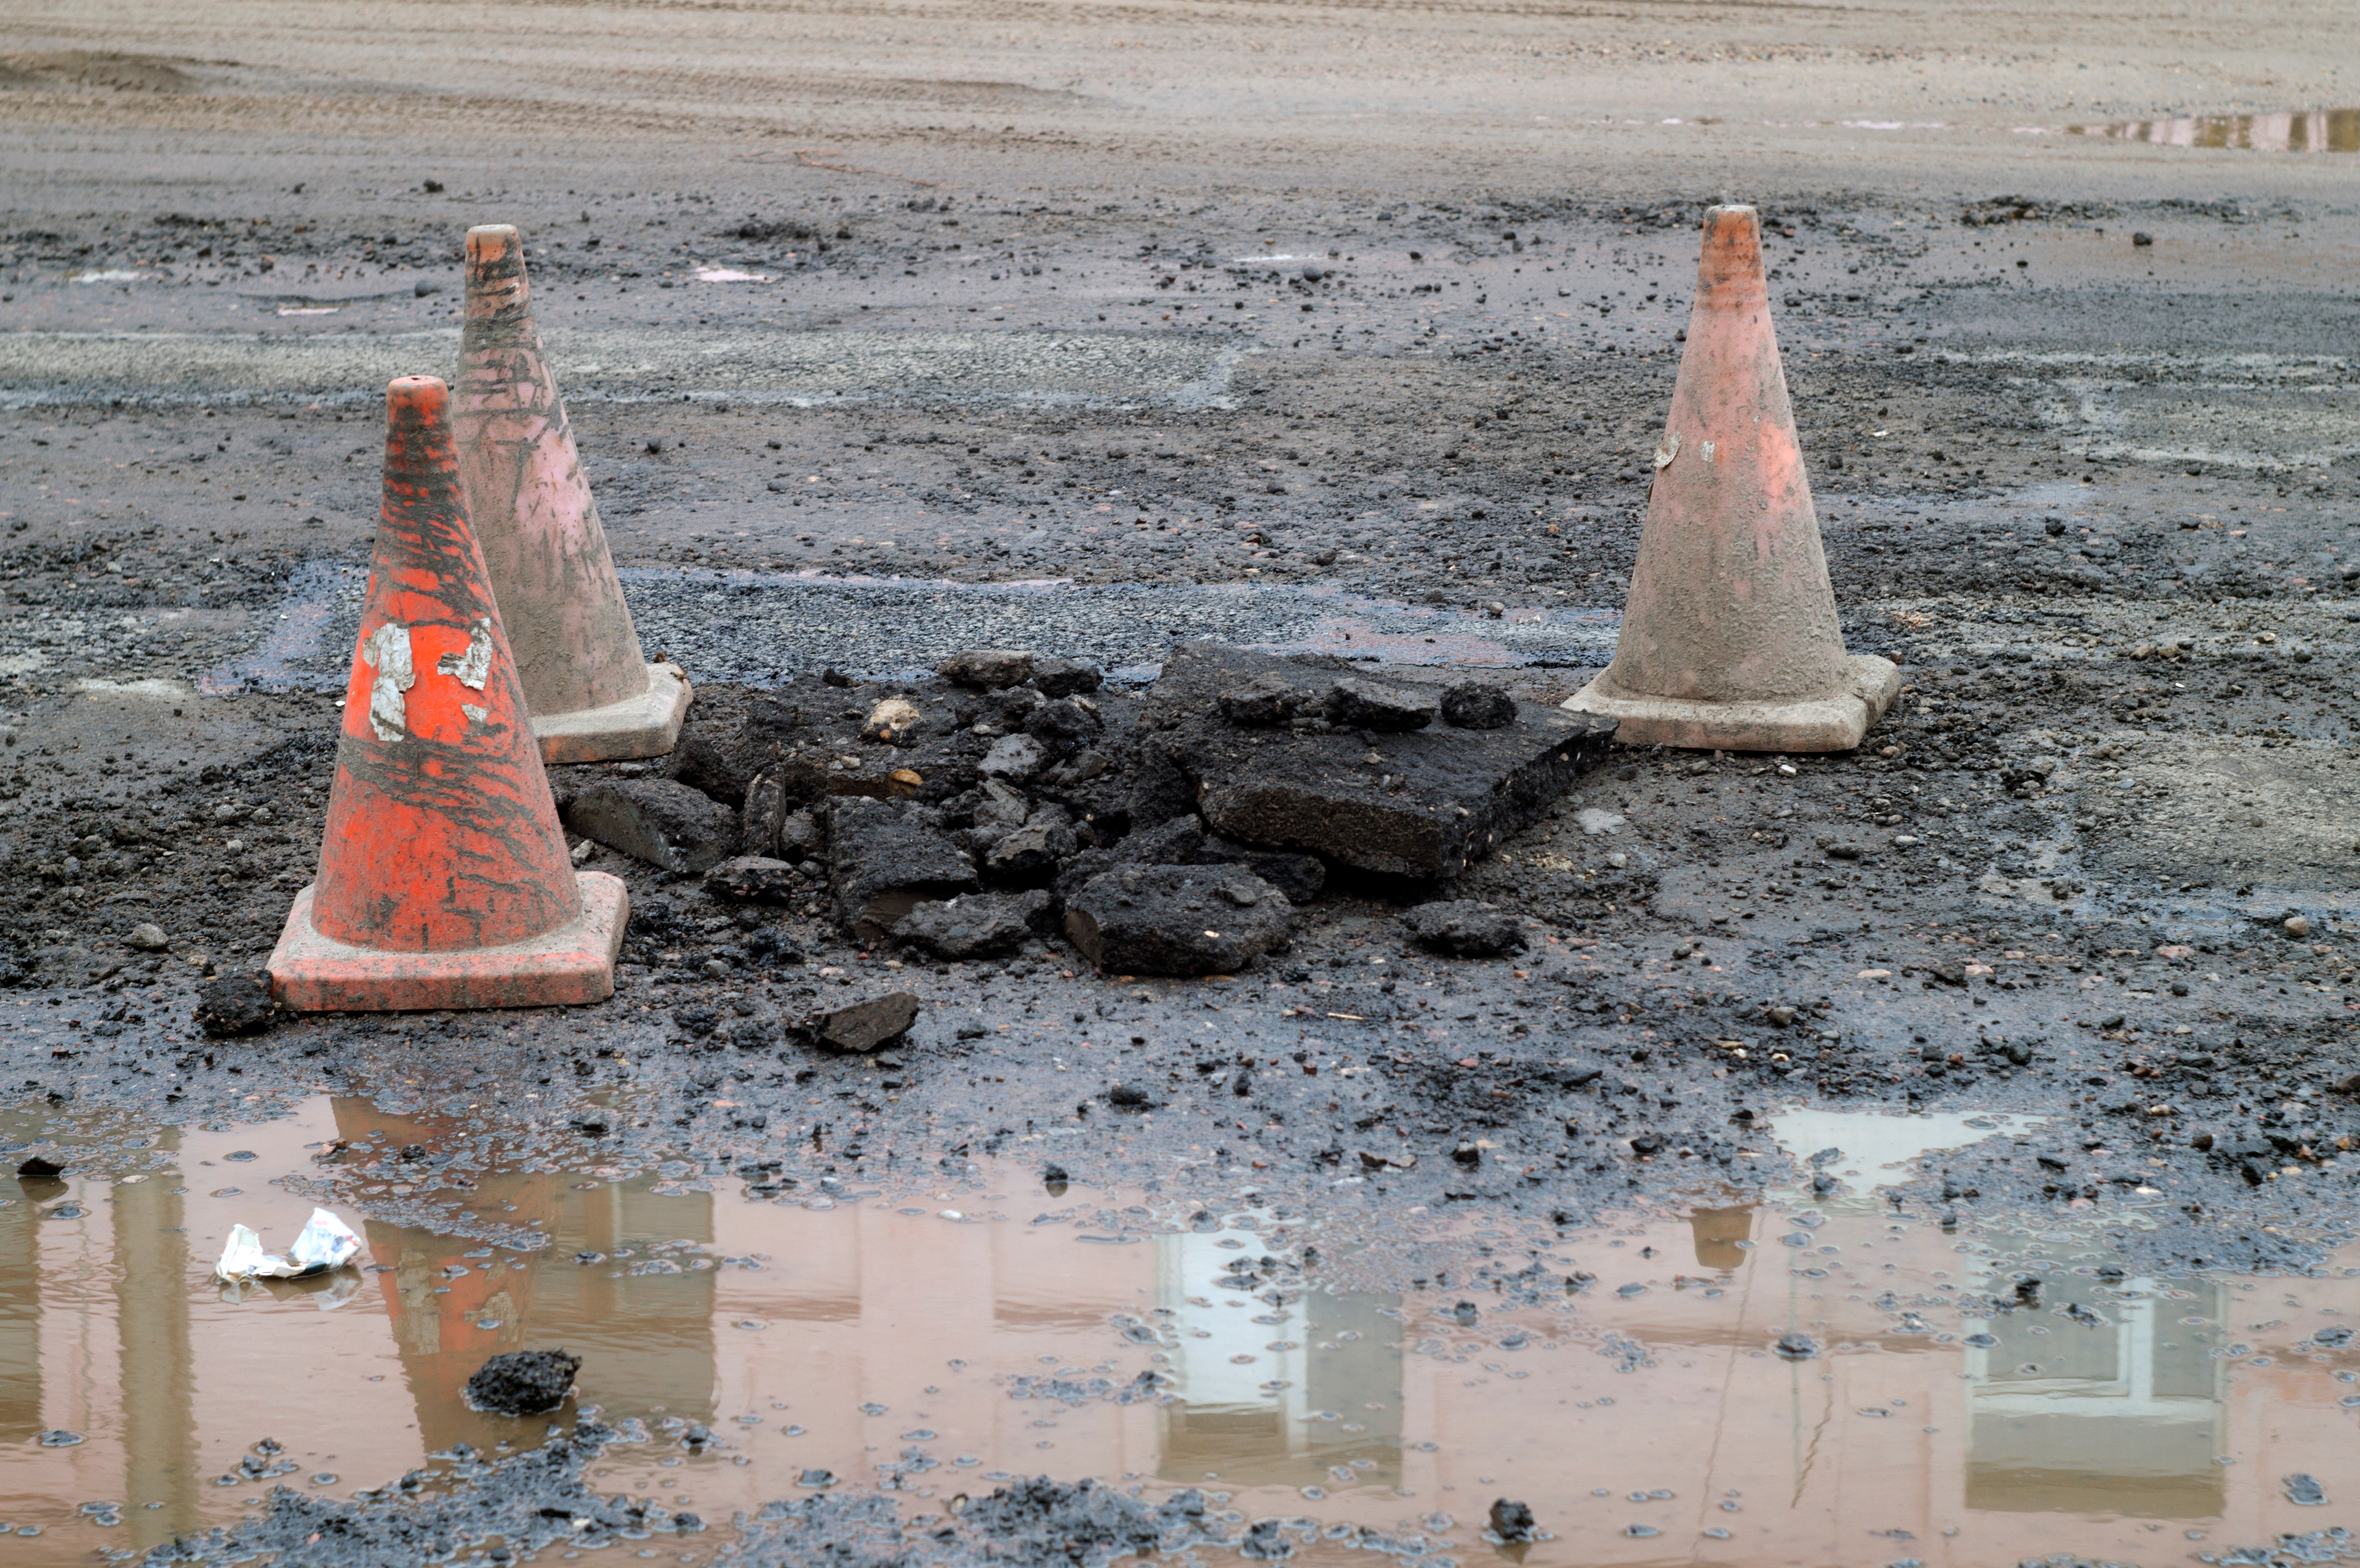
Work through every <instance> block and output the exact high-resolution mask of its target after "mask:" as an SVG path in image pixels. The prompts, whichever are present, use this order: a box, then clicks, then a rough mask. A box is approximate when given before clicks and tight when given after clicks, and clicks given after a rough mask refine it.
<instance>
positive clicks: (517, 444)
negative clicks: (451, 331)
mask: <svg viewBox="0 0 2360 1568" xmlns="http://www.w3.org/2000/svg"><path fill="white" fill-rule="evenodd" d="M451 422H452V425H453V429H454V430H456V431H457V433H458V441H459V476H460V479H461V481H462V483H463V484H464V485H465V487H466V495H467V514H468V516H469V517H470V518H472V519H473V520H474V522H475V538H476V539H477V540H478V541H479V542H480V543H481V544H482V546H483V550H484V563H485V564H486V566H488V567H489V568H490V569H491V573H492V592H493V593H494V594H496V595H497V597H498V599H499V603H500V616H501V619H502V620H503V621H505V622H506V623H507V626H508V640H509V646H510V647H511V648H514V649H515V650H516V659H517V674H518V676H519V679H521V680H522V681H523V682H524V697H525V705H526V709H527V711H528V712H529V713H531V715H532V730H533V734H534V735H537V736H538V737H539V738H540V741H541V760H542V761H544V762H608V761H613V760H615V759H617V758H620V757H661V756H662V755H663V754H664V753H665V752H668V751H670V750H671V749H672V743H673V742H675V741H677V740H678V739H679V738H680V725H681V721H682V719H683V718H684V717H686V715H687V713H688V700H689V690H688V681H687V680H686V678H685V677H684V676H683V674H682V672H681V670H680V667H679V666H678V665H674V664H650V663H649V662H648V661H647V659H646V658H645V657H644V656H643V655H642V654H641V653H640V651H639V632H638V630H637V629H636V628H635V627H633V626H632V625H631V611H630V606H628V604H624V602H623V585H622V583H620V582H619V581H617V579H616V576H615V562H614V559H613V558H612V557H611V556H609V555H608V554H607V553H606V529H604V528H600V527H599V526H598V504H597V503H596V502H595V501H593V500H592V499H591V498H590V484H589V481H587V480H585V478H583V477H582V460H581V458H580V457H579V456H578V455H577V454H576V453H575V452H574V430H573V427H572V426H570V425H569V424H568V423H567V422H566V419H565V404H564V401H563V399H561V398H560V397H558V395H557V383H556V382H555V381H554V380H553V379H552V377H551V376H550V374H549V362H548V360H547V358H546V357H544V356H543V354H541V332H540V331H539V330H538V329H537V328H535V327H534V325H533V324H532V298H531V293H530V288H529V286H528V285H527V283H526V282H525V276H524V242H523V241H522V240H521V239H520V238H519V237H518V234H517V232H516V230H515V229H514V228H512V227H510V226H509V225H508V224H506V223H494V224H487V225H486V226H484V227H482V228H474V229H469V230H468V231H467V319H466V325H465V327H464V330H463V332H462V333H461V335H460V340H459V382H458V387H457V388H456V392H455V395H454V397H453V411H452V421H451Z"/></svg>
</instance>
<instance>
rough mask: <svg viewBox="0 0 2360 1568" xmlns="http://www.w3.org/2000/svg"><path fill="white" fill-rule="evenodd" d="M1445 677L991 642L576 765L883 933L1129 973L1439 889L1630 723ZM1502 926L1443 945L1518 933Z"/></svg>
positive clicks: (643, 822) (1243, 952)
mask: <svg viewBox="0 0 2360 1568" xmlns="http://www.w3.org/2000/svg"><path fill="white" fill-rule="evenodd" d="M1437 673H1438V672H1435V671H1426V670H1416V671H1401V672H1387V673H1384V674H1375V673H1371V671H1370V670H1368V669H1366V668H1364V667H1361V666H1358V665H1353V664H1349V663H1346V662H1344V661H1341V660H1335V659H1317V658H1306V659H1281V658H1275V657H1272V656H1269V655H1263V654H1258V653H1253V652H1251V651H1248V650H1245V649H1240V648H1229V647H1224V646H1221V645H1218V644H1214V643H1203V642H1195V643H1184V644H1181V645H1180V646H1178V647H1177V648H1174V649H1173V650H1172V653H1171V656H1170V658H1169V659H1167V660H1166V662H1165V663H1164V669H1163V671H1162V674H1161V676H1160V677H1159V678H1158V679H1157V681H1155V682H1154V684H1153V685H1152V686H1151V687H1149V688H1148V689H1147V690H1146V691H1143V692H1133V691H1126V690H1123V689H1121V688H1119V687H1110V686H1109V685H1108V684H1107V683H1106V682H1105V681H1104V679H1103V677H1102V676H1101V674H1100V672H1099V671H1098V670H1097V669H1096V668H1094V667H1092V666H1090V665H1087V664H1084V663H1081V662H1079V661H1076V660H1073V659H1061V658H1054V657H1048V656H1043V655H1038V654H1034V653H1031V652H1026V651H1022V650H1016V649H1007V648H977V649H971V650H968V651H967V652H963V653H960V654H957V655H956V656H954V657H952V658H950V659H945V661H944V662H943V663H942V665H941V666H940V667H939V669H938V670H936V672H935V674H934V676H933V677H931V678H920V679H915V680H904V681H859V680H854V679H852V678H849V677H847V676H844V675H841V674H838V673H836V672H835V671H833V670H831V671H828V672H827V673H825V674H824V675H820V676H812V677H804V678H801V679H798V680H795V681H789V682H787V683H786V684H784V685H781V686H779V687H776V688H772V689H770V690H768V691H759V692H757V693H755V694H753V695H752V696H751V698H750V699H749V700H748V702H746V703H745V704H744V707H743V710H742V713H743V716H742V719H739V720H737V721H735V722H734V724H728V723H725V724H715V723H714V722H713V721H712V720H711V719H704V720H703V721H702V722H700V719H699V718H698V717H692V719H691V722H690V727H689V729H688V731H687V733H685V734H684V735H683V736H682V737H681V741H680V744H679V746H678V747H677V748H676V749H675V751H674V752H673V754H672V758H671V761H670V763H669V765H668V766H667V768H666V769H665V775H664V776H662V777H654V776H629V775H628V774H625V773H624V772H622V771H621V770H619V769H607V768H601V769H598V770H597V771H596V772H595V773H587V774H586V775H575V776H574V781H573V782H571V783H568V782H567V781H565V780H563V779H561V780H560V781H559V783H558V789H559V792H560V797H561V799H560V805H561V810H562V814H563V819H564V822H565V823H566V825H567V826H568V827H569V828H571V829H572V830H573V831H574V833H578V834H580V835H582V836H583V837H585V838H588V839H592V840H595V841H596V842H597V843H599V844H604V845H606V846H607V847H608V848H610V849H613V850H616V851H618V852H620V853H622V854H624V855H630V856H632V857H634V858H637V859H639V860H641V861H644V862H646V863H647V864H649V865H650V866H656V867H658V868H660V869H661V870H663V871H666V872H670V873H672V874H674V875H676V876H692V875H700V874H701V876H702V877H703V881H704V886H705V888H706V890H707V891H709V892H710V893H712V894H714V895H715V896H716V897H718V898H725V899H729V900H733V901H737V902H739V903H746V904H756V905H773V906H780V907H784V908H788V909H796V910H798V911H800V912H802V913H803V914H805V915H807V916H813V917H825V918H828V919H832V920H834V921H835V922H836V924H837V925H839V926H840V927H841V928H842V929H843V930H844V931H845V932H846V933H847V935H849V936H851V937H852V938H854V939H856V940H858V941H860V942H870V943H876V942H894V943H898V944H901V946H903V947H906V948H909V949H912V950H914V951H916V952H918V953H923V954H926V955H928V956H930V957H933V958H937V959H943V960H953V961H956V960H964V959H975V958H987V957H993V956H998V955H1003V954H1006V953H1012V952H1015V951H1017V950H1018V949H1020V948H1022V946H1023V945H1024V944H1025V943H1026V942H1032V941H1036V940H1039V939H1042V938H1044V937H1050V936H1062V937H1063V938H1065V940H1066V941H1067V942H1070V943H1071V944H1072V945H1073V947H1074V948H1075V950H1076V952H1078V953H1080V954H1081V955H1082V956H1083V957H1084V958H1085V959H1086V960H1087V961H1088V962H1089V963H1090V964H1094V965H1096V966H1097V967H1098V968H1099V969H1100V970H1102V971H1104V972H1107V973H1109V974H1113V973H1121V974H1150V975H1205V974H1218V973H1232V972H1235V971H1238V970H1240V969H1243V968H1245V967H1247V966H1249V965H1251V964H1252V963H1253V962H1254V961H1255V960H1256V959H1258V958H1260V957H1262V955H1263V954H1265V953H1274V952H1278V951H1282V950H1284V948H1285V947H1286V946H1287V944H1288V942H1289V941H1290V940H1291V938H1292V936H1293V932H1294V929H1295V916H1296V910H1297V909H1298V908H1299V907H1300V906H1302V905H1303V904H1305V903H1306V902H1308V901H1310V900H1312V899H1314V898H1317V897H1319V895H1320V893H1321V891H1322V890H1323V888H1325V887H1327V885H1328V883H1329V881H1330V879H1331V878H1334V877H1354V878H1358V879H1360V881H1361V882H1363V883H1374V884H1376V885H1378V886H1380V887H1384V888H1386V889H1388V890H1392V891H1397V892H1400V893H1402V894H1404V895H1409V896H1414V897H1426V896H1430V895H1431V894H1433V893H1434V892H1435V891H1437V889H1438V888H1439V887H1442V886H1444V885H1447V884H1448V882H1450V881H1451V879H1453V878H1455V877H1458V876H1459V874H1460V873H1461V872H1463V871H1464V870H1465V869H1466V867H1467V866H1469V865H1470V863H1471V862H1474V861H1476V860H1480V859H1481V858H1482V857H1483V856H1485V855H1489V854H1491V852H1492V851H1493V850H1494V849H1495V848H1496V847H1497V846H1498V845H1499V844H1502V842H1504V841H1505V840H1506V839H1507V838H1508V837H1509V836H1511V835H1512V834H1513V833H1516V832H1518V831H1519V830H1520V829H1522V828H1524V827H1525V826H1527V825H1529V824H1530V823H1531V822H1534V821H1535V820H1536V819H1537V818H1538V817H1539V816H1540V815H1541V814H1542V813H1543V812H1545V811H1546V809H1547V807H1548V804H1549V802H1550V801H1551V800H1554V799H1555V798H1556V797H1557V795H1558V794H1560V793H1561V792H1562V791H1563V790H1564V789H1566V788H1567V787H1568V785H1569V784H1571V783H1572V782H1573V780H1574V779H1576V778H1578V777H1579V775H1580V774H1581V773H1583V772H1584V771H1586V770H1587V769H1588V768H1591V767H1593V766H1595V765H1596V764H1597V763H1598V762H1599V761H1600V760H1601V758H1602V757H1603V756H1604V755H1605V751H1606V746H1607V743H1608V741H1609V740H1610V738H1611V737H1612V734H1613V730H1614V725H1613V723H1612V721H1611V720H1601V719H1598V718H1595V717H1592V716H1590V715H1587V714H1581V713H1567V712H1563V711H1561V710H1559V709H1557V708H1554V707H1546V706H1541V705H1537V704H1533V703H1526V702H1517V701H1516V700H1515V698H1514V697H1513V694H1512V693H1511V692H1509V691H1507V690H1505V689H1504V688H1503V687H1502V686H1499V685H1495V684H1488V683H1484V682H1480V681H1467V680H1463V679H1460V680H1455V681H1451V683H1448V684H1440V683H1437V681H1436V679H1435V676H1436V675H1437ZM699 706H700V709H703V708H704V707H705V704H703V703H700V705H699ZM626 766H628V765H626ZM1483 923H1484V922H1482V921H1481V920H1478V919H1475V918H1473V917H1472V916H1471V915H1470V917H1469V919H1468V920H1465V921H1463V922H1461V923H1460V924H1459V925H1453V926H1451V927H1450V928H1449V929H1448V930H1439V929H1438V930H1437V932H1436V933H1435V935H1434V936H1433V937H1432V938H1431V939H1429V940H1430V941H1431V942H1432V944H1433V945H1434V946H1435V947H1436V948H1437V951H1446V952H1450V951H1456V952H1469V953H1473V952H1484V951H1490V952H1497V951H1502V949H1503V947H1504V945H1505V943H1506V942H1507V941H1509V940H1510V939H1509V938H1507V937H1503V936H1502V935H1500V934H1498V933H1496V932H1491V931H1487V930H1484V929H1481V928H1482V927H1483ZM1462 927H1463V929H1462Z"/></svg>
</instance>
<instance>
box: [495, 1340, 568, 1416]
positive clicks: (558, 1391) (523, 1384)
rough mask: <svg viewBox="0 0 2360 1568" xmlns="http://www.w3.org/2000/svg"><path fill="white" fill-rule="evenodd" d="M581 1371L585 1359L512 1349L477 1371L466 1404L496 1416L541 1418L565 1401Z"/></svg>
mask: <svg viewBox="0 0 2360 1568" xmlns="http://www.w3.org/2000/svg"><path fill="white" fill-rule="evenodd" d="M581 1370H582V1357H580V1356H574V1355H571V1354H569V1353H567V1352H565V1351H563V1350H511V1351H508V1352H507V1353H506V1354H504V1355H500V1356H493V1357H492V1358H491V1359H490V1360H489V1361H486V1362H485V1363H484V1364H483V1365H482V1366H481V1367H477V1368H476V1369H475V1376H474V1377H469V1378H468V1379H467V1388H466V1399H467V1403H468V1405H469V1407H470V1408H472V1409H475V1410H488V1411H490V1412H491V1413H492V1414H494V1415H503V1416H535V1415H541V1414H542V1413H543V1412H545V1411H549V1410H555V1409H556V1408H557V1407H558V1406H560V1405H562V1404H563V1403H564V1402H565V1396H566V1395H568V1394H570V1393H572V1392H573V1391H574V1374H575V1373H577V1372H579V1371H581Z"/></svg>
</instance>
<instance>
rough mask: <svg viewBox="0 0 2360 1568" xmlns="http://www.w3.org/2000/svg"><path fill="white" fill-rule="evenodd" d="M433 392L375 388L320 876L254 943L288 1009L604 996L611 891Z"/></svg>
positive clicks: (405, 384)
mask: <svg viewBox="0 0 2360 1568" xmlns="http://www.w3.org/2000/svg"><path fill="white" fill-rule="evenodd" d="M450 401H451V395H450V391H449V389H448V388H447V387H444V386H443V383H442V382H440V381H437V380H435V379H434V378H433V377H432V376H404V377H402V378H401V379H400V380H399V381H396V382H394V383H393V384H392V385H391V386H390V387H388V388H387V389H386V441H385V506H384V510H383V514H382V517H381V520H380V522H379V524H378V527H377V551H376V554H375V556H374V557H373V558H372V559H371V561H369V582H368V596H367V599H366V603H365V604H363V605H362V608H361V625H360V646H359V648H358V649H357V651H355V654H354V656H353V672H352V677H351V679H350V680H349V681H346V682H345V686H344V733H343V735H342V736H341V737H340V739H339V740H338V743H337V746H336V781H335V784H334V785H333V788H332V789H330V791H329V795H328V822H327V829H326V833H325V836H324V840H323V842H322V845H321V849H320V874H319V877H318V879H317V880H315V881H314V882H313V883H312V884H311V886H310V887H306V888H304V889H303V890H302V891H301V892H300V893H298V894H297V895H296V896H295V907H294V908H293V909H290V910H289V911H288V915H287V928H286V930H285V931H283V932H282V933H281V934H280V936H279V946H278V948H277V950H276V951H275V952H273V953H271V955H270V964H269V974H270V988H271V994H272V996H275V997H276V998H277V999H278V1000H279V1003H280V1004H281V1005H282V1006H285V1007H292V1008H296V1009H298V1010H302V1011H378V1010H397V1009H403V1008H415V1007H550V1006H559V1005H565V1004H572V1003H581V1002H595V1001H599V1000H602V999H604V998H606V997H607V996H612V995H614V991H615V954H616V952H617V950H618V949H619V948H620V947H621V946H622V942H623V924H624V921H625V920H626V918H627V917H628V913H629V908H630V906H629V899H628V895H627V894H626V893H625V891H624V888H623V884H622V882H621V881H620V880H619V879H618V878H617V877H609V876H606V874H604V873H602V872H596V871H584V872H576V871H575V870H574V866H573V864H572V862H571V861H570V860H569V858H568V857H567V855H566V851H565V834H564V833H563V830H562V829H560V828H559V827H558V825H557V808H556V805H555V803H554V802H553V801H552V800H551V799H550V793H549V779H548V776H547V775H546V774H544V773H543V772H542V771H541V752H540V750H539V748H538V747H537V746H535V745H534V744H533V740H532V733H531V730H530V728H529V726H528V725H527V723H526V719H525V702H524V691H523V689H522V687H521V686H520V685H519V683H518V681H517V673H516V662H515V659H514V657H513V656H512V655H511V654H510V653H509V652H508V637H506V635H505V634H504V633H503V632H502V630H501V626H500V612H499V608H498V606H497V604H494V602H493V599H492V589H491V583H490V580H489V577H488V575H487V574H486V572H485V570H484V558H483V554H482V552H481V551H480V550H477V549H476V548H475V535H474V533H473V532H471V531H470V530H469V528H468V527H467V513H466V509H465V507H464V506H462V505H461V503H460V493H459V465H458V461H457V455H456V453H455V452H453V448H452V442H451V423H450Z"/></svg>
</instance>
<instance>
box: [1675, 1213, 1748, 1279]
mask: <svg viewBox="0 0 2360 1568" xmlns="http://www.w3.org/2000/svg"><path fill="white" fill-rule="evenodd" d="M1688 1234H1689V1236H1690V1237H1691V1239H1693V1240H1694V1241H1695V1243H1696V1260H1697V1267H1698V1268H1699V1269H1721V1270H1722V1271H1724V1272H1727V1273H1734V1272H1736V1270H1737V1269H1739V1268H1740V1267H1742V1266H1743V1264H1744V1262H1745V1249H1744V1248H1743V1247H1740V1246H1739V1245H1738V1243H1740V1242H1742V1241H1744V1240H1747V1239H1748V1238H1750V1237H1751V1236H1753V1235H1754V1211H1753V1210H1752V1209H1697V1210H1694V1211H1692V1212H1691V1213H1690V1214H1689V1215H1688Z"/></svg>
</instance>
